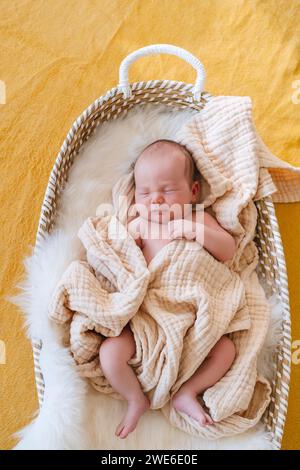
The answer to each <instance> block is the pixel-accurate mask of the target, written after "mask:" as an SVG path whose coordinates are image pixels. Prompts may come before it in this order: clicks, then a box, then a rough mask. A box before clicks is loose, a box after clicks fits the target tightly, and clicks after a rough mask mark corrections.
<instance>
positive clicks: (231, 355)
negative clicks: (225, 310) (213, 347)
mask: <svg viewBox="0 0 300 470" xmlns="http://www.w3.org/2000/svg"><path fill="white" fill-rule="evenodd" d="M220 341H221V345H222V350H223V353H224V354H226V357H227V358H228V360H231V362H233V361H234V359H235V356H236V348H235V344H234V342H233V341H232V340H231V339H230V338H229V337H228V336H226V335H225V336H222V338H221V340H220Z"/></svg>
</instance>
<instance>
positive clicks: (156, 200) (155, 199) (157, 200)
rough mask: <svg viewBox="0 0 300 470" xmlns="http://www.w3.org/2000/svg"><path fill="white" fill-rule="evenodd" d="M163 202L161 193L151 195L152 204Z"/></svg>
mask: <svg viewBox="0 0 300 470" xmlns="http://www.w3.org/2000/svg"><path fill="white" fill-rule="evenodd" d="M163 202H164V197H163V195H162V194H154V195H153V197H152V204H162V203H163Z"/></svg>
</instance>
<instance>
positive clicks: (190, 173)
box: [131, 139, 200, 185]
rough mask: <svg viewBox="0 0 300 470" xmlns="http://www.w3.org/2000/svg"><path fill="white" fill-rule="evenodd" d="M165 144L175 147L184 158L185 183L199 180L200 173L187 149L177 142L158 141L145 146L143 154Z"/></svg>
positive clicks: (132, 166)
mask: <svg viewBox="0 0 300 470" xmlns="http://www.w3.org/2000/svg"><path fill="white" fill-rule="evenodd" d="M166 143H167V144H171V145H173V146H174V147H177V148H178V149H180V150H181V152H183V153H184V155H185V156H186V160H185V169H184V175H185V177H186V178H187V181H188V182H189V183H190V184H191V185H192V183H193V182H194V181H197V180H198V179H199V176H200V173H199V170H198V168H197V166H196V164H195V161H194V159H193V157H192V155H191V153H190V152H189V151H188V149H187V148H186V147H185V146H184V145H182V144H179V143H178V142H175V141H174V140H169V139H159V140H156V141H155V142H152V143H151V144H149V145H147V147H145V148H144V149H143V152H144V151H145V150H146V149H149V148H151V149H152V150H155V149H156V148H159V147H161V146H162V145H164V144H166ZM134 166H135V162H133V163H132V165H131V168H132V169H134Z"/></svg>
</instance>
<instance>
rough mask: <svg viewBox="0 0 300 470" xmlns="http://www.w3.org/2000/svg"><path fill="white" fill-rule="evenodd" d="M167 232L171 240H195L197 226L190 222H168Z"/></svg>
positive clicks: (176, 220) (179, 220)
mask: <svg viewBox="0 0 300 470" xmlns="http://www.w3.org/2000/svg"><path fill="white" fill-rule="evenodd" d="M168 231H169V235H170V237H171V238H172V239H175V238H186V239H187V240H195V238H196V234H197V224H196V222H193V221H192V220H186V219H175V220H171V221H170V222H168Z"/></svg>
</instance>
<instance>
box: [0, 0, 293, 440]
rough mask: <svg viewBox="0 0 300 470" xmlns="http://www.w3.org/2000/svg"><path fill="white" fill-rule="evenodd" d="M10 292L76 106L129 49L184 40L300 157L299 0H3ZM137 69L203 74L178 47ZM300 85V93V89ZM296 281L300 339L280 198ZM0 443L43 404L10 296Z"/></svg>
mask: <svg viewBox="0 0 300 470" xmlns="http://www.w3.org/2000/svg"><path fill="white" fill-rule="evenodd" d="M0 11H1V16H0V31H1V32H0V50H1V57H0V80H3V81H4V82H5V84H6V104H1V105H0V113H1V117H0V119H1V121H0V122H1V153H0V155H1V181H0V190H1V209H2V216H1V251H0V266H1V274H0V275H1V296H6V295H9V294H12V293H13V292H15V289H14V286H15V285H16V283H17V281H18V280H19V279H20V278H21V276H22V273H23V264H22V260H23V258H24V256H25V255H27V254H28V253H29V246H30V245H33V244H34V242H35V234H36V229H37V225H38V219H39V215H40V208H41V204H42V200H43V197H44V191H45V188H46V184H47V181H48V177H49V174H50V172H51V169H52V166H53V164H54V161H55V158H56V155H57V153H58V151H59V148H60V146H61V144H62V142H63V140H64V138H65V136H66V134H67V132H68V130H69V128H70V126H71V125H72V123H73V121H74V120H75V119H76V118H77V116H78V115H79V114H80V113H81V112H82V111H83V110H84V109H85V108H86V107H87V106H88V105H89V104H90V103H91V102H93V101H94V100H95V99H96V98H98V97H99V96H100V95H102V94H104V93H105V92H106V91H107V90H109V89H110V88H112V87H114V86H116V85H117V84H118V73H119V65H120V63H121V61H122V60H123V59H124V57H125V56H126V55H127V54H129V53H130V52H132V51H134V50H136V49H138V48H140V47H143V46H146V45H149V44H154V43H169V44H174V45H177V46H180V47H183V48H185V49H187V50H188V51H190V52H191V53H193V54H194V55H196V56H197V57H199V58H200V60H202V62H203V63H204V65H205V67H206V71H207V82H206V90H207V91H209V92H211V93H213V94H218V95H247V96H251V98H252V100H253V105H254V118H255V122H256V125H257V128H258V130H259V132H260V135H261V136H262V138H263V139H264V140H265V142H266V143H267V145H268V146H269V147H270V149H271V150H272V151H273V153H275V155H277V156H278V157H280V158H281V159H283V160H286V161H288V162H289V163H291V164H293V165H297V166H299V165H300V154H299V111H300V104H298V105H297V104H293V102H292V95H293V93H295V90H294V89H293V87H292V85H293V82H294V81H295V80H299V79H300V66H299V45H300V30H299V24H300V3H299V1H292V0H289V1H286V0H276V1H274V0H265V1H263V2H262V1H261V0H257V1H255V0H244V1H242V0H210V1H206V0H191V1H189V0H165V1H164V0H157V1H155V0H154V1H148V0H48V1H47V0H31V1H26V0H19V1H17V0H10V1H9V0H0ZM129 78H130V81H131V82H133V81H139V80H148V79H173V80H182V81H184V82H187V83H193V82H194V81H195V78H196V76H195V71H194V70H193V68H192V67H190V66H189V65H188V64H186V63H185V62H184V61H182V60H180V59H179V58H176V57H173V56H166V55H160V56H153V57H147V58H143V59H141V60H139V61H138V62H136V63H135V64H134V65H133V66H132V67H131V69H130V74H129ZM299 95H300V93H298V100H299ZM276 212H277V216H278V220H279V224H280V229H281V234H282V239H283V244H284V249H285V254H286V261H287V268H288V276H289V285H290V300H291V312H292V325H293V328H292V334H293V340H296V339H300V322H299V319H298V317H299V315H298V313H299V309H300V298H299V290H298V289H297V287H298V286H297V283H298V279H299V272H298V271H299V265H300V264H299V263H300V253H299V244H300V224H299V220H300V217H299V216H300V204H299V203H293V204H290V205H285V204H277V205H276ZM0 340H4V341H5V344H6V353H7V361H6V365H0V377H1V383H0V390H1V392H0V394H1V396H0V422H1V427H0V448H2V449H3V448H4V449H8V448H11V447H12V446H13V445H14V444H15V443H16V441H15V439H14V438H13V437H12V433H14V432H15V431H17V430H18V429H20V427H22V426H24V425H25V424H27V423H28V422H29V421H30V420H31V418H32V414H33V413H34V411H35V410H36V409H37V395H36V391H35V386H34V373H33V361H32V353H31V347H30V343H29V341H28V340H27V339H26V337H25V334H24V330H23V320H22V316H21V314H20V311H19V310H18V309H17V308H16V307H14V306H12V305H11V304H9V303H8V302H6V301H5V300H3V299H2V301H1V312H0ZM299 383H300V365H294V366H293V369H292V383H291V392H290V400H289V412H288V419H287V424H286V429H285V434H284V440H283V448H284V449H297V448H299V447H300V438H299V435H300V406H299V405H300V398H299V394H297V390H299Z"/></svg>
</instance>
